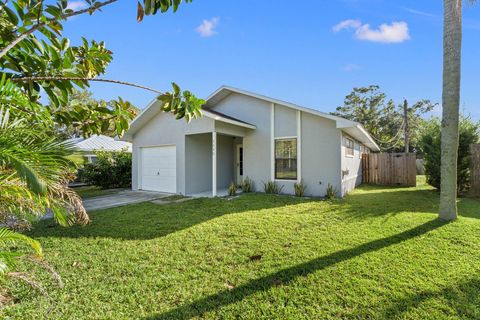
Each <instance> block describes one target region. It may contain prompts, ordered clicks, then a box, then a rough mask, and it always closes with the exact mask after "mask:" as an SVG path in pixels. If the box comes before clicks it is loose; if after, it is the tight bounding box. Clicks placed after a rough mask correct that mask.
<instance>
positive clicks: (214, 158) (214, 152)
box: [212, 131, 217, 197]
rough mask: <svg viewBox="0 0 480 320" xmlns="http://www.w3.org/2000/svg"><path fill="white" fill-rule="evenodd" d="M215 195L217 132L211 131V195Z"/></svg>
mask: <svg viewBox="0 0 480 320" xmlns="http://www.w3.org/2000/svg"><path fill="white" fill-rule="evenodd" d="M216 196H217V132H216V131H213V132H212V197H216Z"/></svg>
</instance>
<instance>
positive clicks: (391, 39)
mask: <svg viewBox="0 0 480 320" xmlns="http://www.w3.org/2000/svg"><path fill="white" fill-rule="evenodd" d="M355 37H356V38H357V39H359V40H367V41H373V42H383V43H400V42H404V41H406V40H409V39H410V34H409V32H408V25H407V23H406V22H392V24H386V23H384V24H382V25H380V27H379V28H378V29H371V28H370V25H369V24H364V25H362V26H361V27H360V28H358V29H357V31H355Z"/></svg>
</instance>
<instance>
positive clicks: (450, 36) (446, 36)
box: [439, 0, 462, 220]
mask: <svg viewBox="0 0 480 320" xmlns="http://www.w3.org/2000/svg"><path fill="white" fill-rule="evenodd" d="M443 4H444V25H443V93H442V107H443V111H442V155H441V158H442V166H441V185H440V211H439V217H440V219H443V220H454V219H456V218H457V159H458V137H459V134H458V122H459V107H460V64H461V48H462V0H444V1H443Z"/></svg>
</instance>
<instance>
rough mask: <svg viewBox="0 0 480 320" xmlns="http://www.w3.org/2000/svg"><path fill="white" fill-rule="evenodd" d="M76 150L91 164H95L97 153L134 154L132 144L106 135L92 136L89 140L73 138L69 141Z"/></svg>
mask: <svg viewBox="0 0 480 320" xmlns="http://www.w3.org/2000/svg"><path fill="white" fill-rule="evenodd" d="M68 141H69V142H71V143H73V144H74V146H75V148H76V149H77V150H78V151H79V152H81V153H82V154H83V156H84V157H85V160H86V161H87V162H89V163H92V162H95V160H96V158H97V156H96V155H95V152H96V151H112V152H113V151H117V152H118V151H122V150H125V151H127V152H132V144H131V143H130V142H125V141H120V140H117V139H114V138H111V137H107V136H104V135H92V136H91V137H89V138H72V139H69V140H68Z"/></svg>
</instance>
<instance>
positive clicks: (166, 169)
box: [141, 146, 177, 193]
mask: <svg viewBox="0 0 480 320" xmlns="http://www.w3.org/2000/svg"><path fill="white" fill-rule="evenodd" d="M141 165H142V167H141V177H142V180H141V184H142V185H141V189H143V190H151V191H161V192H170V193H176V192H177V187H176V186H177V157H176V147H175V146H161V147H149V148H142V150H141Z"/></svg>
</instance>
